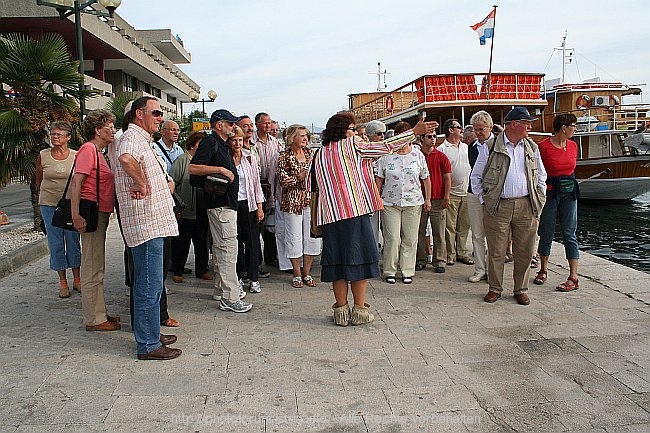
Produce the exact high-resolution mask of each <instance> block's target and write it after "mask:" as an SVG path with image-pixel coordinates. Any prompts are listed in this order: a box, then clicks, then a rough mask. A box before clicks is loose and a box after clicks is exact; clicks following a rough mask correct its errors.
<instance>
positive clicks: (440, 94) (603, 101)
mask: <svg viewBox="0 0 650 433" xmlns="http://www.w3.org/2000/svg"><path fill="white" fill-rule="evenodd" d="M543 79H544V75H543V74H537V73H492V74H491V75H490V76H488V74H484V73H481V74H473V73H472V74H439V75H426V76H423V77H419V78H417V79H415V80H413V81H411V82H409V83H407V84H405V85H403V86H400V87H398V88H397V89H395V90H393V91H390V92H372V93H356V94H350V95H348V97H349V108H350V110H352V111H353V112H354V113H355V115H356V117H357V121H358V122H359V123H365V122H368V121H370V120H374V119H378V120H381V121H382V122H384V123H386V125H387V126H388V127H389V128H390V127H392V126H394V125H395V124H397V122H399V121H406V122H408V123H410V124H411V125H414V124H415V123H416V122H417V120H418V116H419V115H420V113H421V112H426V118H427V120H436V121H438V123H440V124H442V123H444V121H445V120H447V119H451V118H455V119H458V120H459V121H460V122H461V123H462V124H463V125H467V124H468V123H469V120H470V118H471V116H472V115H473V114H474V113H476V112H477V111H479V110H485V111H487V112H488V113H490V115H491V116H492V118H493V119H494V121H495V123H500V124H503V119H504V118H505V116H506V114H507V113H508V111H510V109H512V107H514V106H522V107H526V108H527V109H528V111H529V112H530V113H531V114H532V115H534V116H535V117H538V120H537V121H535V122H534V123H533V131H534V132H533V133H531V137H532V138H533V139H534V140H536V141H541V140H542V139H544V138H545V137H547V136H549V135H551V133H552V129H553V117H554V116H555V115H556V114H558V113H574V114H575V115H576V117H577V118H578V131H577V132H576V134H575V136H574V140H575V141H576V142H577V143H578V148H579V155H578V158H579V160H578V167H577V168H576V176H577V177H578V180H579V181H580V188H581V193H582V197H583V199H586V200H594V201H602V202H611V201H626V200H630V199H632V198H634V197H636V196H638V195H641V194H644V193H646V192H648V191H650V152H649V151H648V149H649V147H648V144H649V143H650V139H649V140H645V137H641V138H639V137H638V135H635V134H634V131H636V130H637V129H638V128H639V127H640V126H642V125H643V124H644V123H645V122H647V121H650V118H649V117H648V112H649V111H650V105H648V104H632V105H625V104H623V103H622V101H623V98H624V97H625V96H628V95H632V94H640V92H641V89H638V88H631V87H629V86H626V85H624V84H623V83H601V82H599V81H595V80H594V81H591V82H585V83H580V84H566V83H555V84H553V83H551V84H549V83H544V81H543Z"/></svg>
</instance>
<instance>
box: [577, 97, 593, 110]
mask: <svg viewBox="0 0 650 433" xmlns="http://www.w3.org/2000/svg"><path fill="white" fill-rule="evenodd" d="M590 107H591V98H590V97H589V96H588V95H582V96H580V97H579V98H578V99H577V100H576V108H577V109H578V110H584V109H586V108H590Z"/></svg>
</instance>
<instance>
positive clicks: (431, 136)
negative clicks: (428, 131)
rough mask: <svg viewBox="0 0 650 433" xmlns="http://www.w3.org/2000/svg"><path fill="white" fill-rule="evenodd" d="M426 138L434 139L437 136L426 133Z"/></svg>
mask: <svg viewBox="0 0 650 433" xmlns="http://www.w3.org/2000/svg"><path fill="white" fill-rule="evenodd" d="M424 138H427V139H429V140H433V139H434V138H436V136H435V135H425V136H424Z"/></svg>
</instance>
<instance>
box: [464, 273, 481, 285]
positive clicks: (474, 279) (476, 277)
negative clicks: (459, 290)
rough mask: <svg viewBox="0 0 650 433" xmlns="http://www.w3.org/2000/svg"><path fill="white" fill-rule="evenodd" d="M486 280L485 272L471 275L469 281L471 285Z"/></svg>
mask: <svg viewBox="0 0 650 433" xmlns="http://www.w3.org/2000/svg"><path fill="white" fill-rule="evenodd" d="M484 279H485V274H484V273H483V272H474V274H472V275H470V276H469V278H468V279H467V281H469V282H470V283H478V282H479V281H481V280H484Z"/></svg>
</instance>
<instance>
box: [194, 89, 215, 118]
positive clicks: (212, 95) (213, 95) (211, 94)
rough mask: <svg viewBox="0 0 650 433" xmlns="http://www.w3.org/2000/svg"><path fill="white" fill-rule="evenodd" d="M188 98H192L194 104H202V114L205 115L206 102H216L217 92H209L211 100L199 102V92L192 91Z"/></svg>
mask: <svg viewBox="0 0 650 433" xmlns="http://www.w3.org/2000/svg"><path fill="white" fill-rule="evenodd" d="M187 96H189V97H190V99H191V100H192V102H200V103H201V112H202V113H204V115H205V103H206V102H214V100H215V99H217V92H215V91H214V90H209V91H208V98H209V99H201V100H199V98H200V96H199V92H197V91H195V90H192V91H191V92H190V93H189V94H188V95H187Z"/></svg>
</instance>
